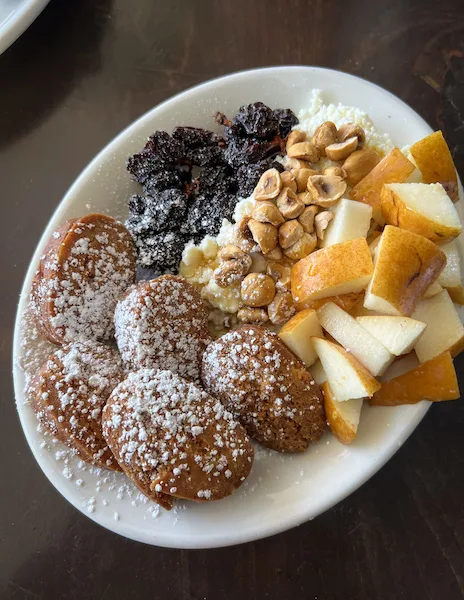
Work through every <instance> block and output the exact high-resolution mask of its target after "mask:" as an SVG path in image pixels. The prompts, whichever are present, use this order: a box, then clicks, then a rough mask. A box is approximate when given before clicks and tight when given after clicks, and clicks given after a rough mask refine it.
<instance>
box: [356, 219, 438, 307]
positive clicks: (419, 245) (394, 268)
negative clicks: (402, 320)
mask: <svg viewBox="0 0 464 600" xmlns="http://www.w3.org/2000/svg"><path fill="white" fill-rule="evenodd" d="M445 262H446V257H445V255H444V253H443V252H442V251H441V250H440V249H439V248H438V246H436V245H435V244H434V243H433V242H431V241H430V240H428V239H427V238H425V237H423V236H421V235H417V234H416V233H412V232H411V231H406V230H405V229H399V228H398V227H393V226H392V225H387V226H386V227H385V229H384V231H383V233H382V236H381V238H380V243H379V246H378V249H377V253H376V260H375V268H374V275H373V277H372V279H371V281H370V283H369V286H368V288H367V291H366V295H365V298H364V307H365V308H367V309H369V310H374V311H376V312H379V313H381V314H385V315H404V316H406V317H409V316H411V314H412V313H413V311H414V308H415V306H416V304H417V302H418V301H419V300H420V298H422V296H423V295H424V293H425V291H426V290H427V288H428V287H429V286H430V285H431V284H432V283H433V282H434V281H435V280H436V279H437V277H438V275H439V274H440V272H441V270H442V269H443V267H444V265H445Z"/></svg>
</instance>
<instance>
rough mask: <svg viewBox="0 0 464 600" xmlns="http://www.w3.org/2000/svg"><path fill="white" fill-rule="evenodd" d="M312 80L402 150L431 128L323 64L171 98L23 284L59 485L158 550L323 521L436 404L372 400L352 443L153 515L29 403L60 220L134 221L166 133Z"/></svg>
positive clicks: (69, 199) (129, 138) (144, 123)
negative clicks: (40, 280)
mask: <svg viewBox="0 0 464 600" xmlns="http://www.w3.org/2000/svg"><path fill="white" fill-rule="evenodd" d="M313 88H320V89H321V90H323V93H324V97H325V100H326V101H329V102H341V103H343V104H345V105H348V106H357V107H359V108H360V109H362V110H364V111H365V112H367V113H368V114H369V115H370V116H371V118H372V119H373V121H374V123H375V125H376V126H377V128H378V129H379V130H380V131H382V132H387V133H389V134H390V136H391V138H392V140H393V143H394V144H395V145H397V146H399V147H400V148H401V147H403V146H404V145H406V144H411V143H412V142H414V141H416V140H418V139H420V138H421V137H423V136H425V135H427V134H428V133H430V131H431V129H430V127H429V126H428V125H427V124H426V123H425V121H423V120H422V119H421V118H420V117H419V116H418V115H417V114H416V113H415V112H414V111H413V110H412V109H411V108H409V107H408V106H407V105H406V104H404V103H403V102H402V101H401V100H399V99H398V98H396V97H395V96H393V95H392V94H390V93H388V92H386V91H385V90H383V89H381V88H379V87H377V86H376V85H373V84H372V83H368V82H367V81H364V80H362V79H358V78H357V77H353V76H351V75H346V74H343V73H340V72H337V71H330V70H327V69H319V68H313V67H276V68H270V69H262V70H255V71H247V72H243V73H236V74H234V75H229V76H227V77H222V78H220V79H216V80H213V81H209V82H207V83H205V84H203V85H200V86H198V87H195V88H193V89H191V90H188V91H186V92H184V93H182V94H179V95H178V96H175V97H174V98H171V99H170V100H168V101H166V102H164V103H163V104H161V105H160V106H158V107H156V108H154V109H153V110H151V111H149V112H148V113H146V114H145V115H143V116H142V117H141V118H140V119H138V120H137V121H136V122H135V123H133V124H132V125H131V126H130V127H128V128H127V129H126V130H125V131H123V132H122V133H121V134H120V135H119V136H118V137H116V138H115V139H114V140H113V141H112V142H111V143H110V144H109V145H108V146H107V147H106V148H105V149H104V150H103V151H102V152H101V153H100V154H99V155H98V156H97V157H96V158H95V159H94V160H93V161H92V162H91V163H90V165H89V166H88V167H87V168H86V169H85V170H84V172H83V173H82V174H81V175H80V176H79V178H78V179H77V181H76V182H75V183H74V185H73V186H72V187H71V189H70V190H69V192H68V193H67V194H66V196H65V197H64V199H63V201H62V202H61V203H60V205H59V206H58V208H57V210H56V212H55V214H54V215H53V217H52V219H51V221H50V223H49V224H48V227H47V228H46V230H45V232H44V234H43V236H42V239H41V240H40V242H39V245H38V248H37V250H36V252H35V254H34V257H33V259H32V262H31V265H30V268H29V271H28V273H27V276H26V280H25V283H24V287H23V290H22V295H21V299H20V303H19V308H18V315H17V322H16V331H15V342H14V365H15V366H14V380H15V390H16V399H17V406H18V412H19V416H20V419H21V424H22V426H23V429H24V433H25V435H26V438H27V441H28V442H29V445H30V447H31V449H32V452H33V454H34V456H35V458H36V460H37V462H38V463H39V465H40V466H41V468H42V469H43V471H44V473H45V474H46V476H47V477H48V478H49V480H50V481H51V482H52V483H53V485H54V486H55V487H56V488H57V489H58V490H59V491H60V492H61V493H62V494H63V496H64V497H65V498H66V499H67V500H69V502H71V503H72V504H73V505H74V506H75V507H76V508H78V509H79V510H81V511H82V512H84V513H85V514H88V516H89V517H90V518H92V519H93V520H94V521H96V522H97V523H99V524H100V525H103V526H104V527H107V528H108V529H111V530H112V531H114V532H116V533H119V534H121V535H124V536H126V537H129V538H132V539H134V540H138V541H141V542H145V543H148V544H153V545H158V546H168V547H175V548H209V547H218V546H226V545H232V544H238V543H240V542H247V541H250V540H255V539H258V538H262V537H265V536H269V535H272V534H275V533H278V532H281V531H284V530H286V529H289V528H291V527H294V526H296V525H299V524H301V523H304V522H305V521H307V520H309V519H312V518H314V517H316V516H317V515H319V514H320V513H322V512H323V511H325V510H327V509H328V508H330V507H331V506H333V505H334V504H336V503H337V502H339V501H340V500H342V499H343V498H345V497H346V496H348V494H351V492H353V491H354V490H356V489H357V488H358V487H359V486H361V485H362V484H363V483H364V482H365V481H367V480H368V479H369V477H371V476H372V475H373V474H374V473H375V472H376V471H378V470H379V469H380V467H382V465H384V464H385V463H386V462H387V460H388V459H389V458H390V457H391V456H392V455H393V454H394V453H395V452H396V451H397V450H398V448H399V447H400V446H401V444H402V443H403V442H404V441H405V440H406V438H407V437H408V436H409V435H410V434H411V432H412V431H413V430H414V428H415V427H416V426H417V424H418V423H419V422H420V420H421V419H422V418H423V416H424V415H425V413H426V412H427V409H428V407H429V405H428V404H426V403H420V404H417V405H415V406H402V407H397V408H382V407H368V406H366V407H365V408H364V411H363V415H362V419H361V425H360V428H359V435H358V438H357V440H356V442H355V443H354V444H353V445H352V446H350V447H346V446H343V445H342V444H340V443H339V442H338V441H336V439H335V438H334V437H333V436H332V435H330V434H329V433H327V434H326V435H325V437H324V438H323V440H322V441H321V442H320V443H319V444H317V445H315V446H314V447H312V448H310V449H309V450H308V451H307V452H305V453H304V454H302V455H297V456H282V455H278V454H276V453H272V452H268V451H265V450H264V451H263V450H261V449H259V450H258V453H257V457H256V461H255V465H254V468H253V472H252V474H251V476H250V477H249V479H248V480H247V481H246V482H245V484H244V485H243V486H242V488H241V489H240V490H239V491H238V492H237V493H236V494H234V495H233V496H232V497H230V498H228V499H225V500H222V501H219V502H215V503H211V504H193V503H191V504H189V505H188V506H187V507H186V508H185V510H184V507H185V506H186V505H183V504H181V505H180V508H179V510H176V511H175V512H174V511H172V512H171V513H168V512H165V511H160V513H159V515H158V517H157V518H152V516H153V515H154V514H156V512H155V513H150V510H152V509H153V506H151V504H152V503H148V504H144V503H143V502H140V500H137V499H136V497H135V496H134V495H132V496H131V490H130V489H128V488H127V486H126V487H124V485H123V483H124V476H123V475H119V474H117V475H114V474H111V475H109V476H108V477H106V480H105V479H104V475H101V476H95V475H94V474H92V473H91V472H90V471H89V469H87V470H86V471H81V470H79V469H78V468H77V467H76V466H75V461H74V462H73V461H70V462H69V463H68V464H67V465H64V464H63V462H62V461H57V460H56V458H55V451H56V450H57V446H53V444H49V445H50V446H51V450H47V449H46V444H45V442H44V441H43V436H42V434H40V433H38V431H37V421H36V419H35V416H34V414H33V413H32V410H31V409H30V408H29V407H28V406H27V405H25V404H24V394H23V389H24V374H23V372H22V371H21V369H20V368H19V367H18V366H17V365H18V359H19V357H20V352H21V343H20V342H21V339H20V338H21V329H20V325H19V324H20V320H21V318H22V316H23V315H24V312H25V309H26V306H27V296H28V293H29V290H30V285H31V280H32V277H33V273H34V271H35V269H36V266H37V264H38V260H39V256H40V255H41V252H42V249H43V248H44V246H45V244H46V241H47V240H48V238H49V237H50V235H51V234H52V232H53V231H54V230H55V228H56V227H57V226H58V225H59V224H61V223H62V222H63V221H65V220H66V219H69V218H71V217H78V216H82V215H83V214H85V213H88V212H90V211H92V212H93V211H96V212H97V211H98V212H106V213H108V214H111V215H113V216H115V217H119V218H124V216H125V204H126V201H127V198H128V196H129V194H130V193H131V192H133V191H134V190H135V189H136V187H137V186H135V184H133V183H132V182H131V181H130V179H129V177H128V174H127V172H126V169H125V161H126V157H127V156H129V155H130V154H132V153H134V152H136V151H139V150H140V149H141V148H142V146H143V145H144V143H145V140H146V138H147V137H148V136H149V135H150V134H151V133H152V132H153V131H154V130H155V129H165V130H167V131H170V130H171V129H172V128H173V127H174V126H175V125H181V124H182V125H195V126H198V127H206V128H213V126H214V125H213V124H214V121H213V114H214V113H215V111H217V110H220V111H223V112H224V113H226V114H227V115H233V114H234V113H235V111H236V110H237V109H238V107H239V106H240V105H242V104H246V103H249V102H255V101H258V100H260V101H263V102H265V103H266V104H269V105H270V106H272V107H290V108H292V109H293V110H294V111H295V112H298V111H299V110H300V109H301V108H303V107H304V106H305V105H307V104H308V102H309V97H310V93H311V90H312V89H313ZM89 205H90V206H89ZM44 446H45V447H44ZM58 449H59V450H60V449H61V447H58ZM105 474H106V472H105ZM80 480H82V481H80ZM79 484H80V485H79ZM120 486H122V487H120ZM150 507H151V508H150ZM89 511H91V512H89Z"/></svg>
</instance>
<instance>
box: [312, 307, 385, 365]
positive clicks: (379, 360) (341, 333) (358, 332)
mask: <svg viewBox="0 0 464 600" xmlns="http://www.w3.org/2000/svg"><path fill="white" fill-rule="evenodd" d="M317 316H318V317H319V322H320V324H321V325H322V327H323V328H324V329H325V330H326V331H327V333H329V334H330V335H331V336H332V337H333V338H334V339H335V340H336V341H337V342H338V343H339V344H341V345H342V346H343V347H344V348H345V350H347V351H348V352H350V353H351V354H352V355H353V356H354V357H355V358H357V359H358V360H359V362H360V363H361V364H363V365H364V366H365V367H366V369H369V371H370V372H371V373H372V375H382V374H383V373H384V372H385V371H386V369H387V368H388V366H389V365H390V364H391V363H392V362H393V358H394V357H393V354H392V353H391V352H389V351H388V350H387V348H386V347H385V346H384V345H383V344H382V343H381V342H380V341H379V340H378V339H377V338H376V337H375V336H374V335H372V334H371V333H370V332H369V331H368V330H367V329H365V328H364V327H362V326H361V325H360V324H359V323H358V321H357V320H356V319H354V318H353V317H352V316H351V315H349V314H348V313H347V312H345V311H344V310H342V309H341V308H340V307H339V306H337V305H336V304H333V303H328V304H324V306H322V307H321V308H320V309H319V310H318V311H317ZM371 318H372V317H371Z"/></svg>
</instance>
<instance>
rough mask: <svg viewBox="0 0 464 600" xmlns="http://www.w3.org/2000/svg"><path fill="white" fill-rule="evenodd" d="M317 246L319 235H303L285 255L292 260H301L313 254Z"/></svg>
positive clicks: (287, 249) (285, 251)
mask: <svg viewBox="0 0 464 600" xmlns="http://www.w3.org/2000/svg"><path fill="white" fill-rule="evenodd" d="M316 246H317V235H316V234H315V233H303V235H302V236H301V237H300V239H299V240H298V241H297V243H296V244H293V246H290V248H286V249H285V250H284V254H285V256H286V257H287V258H291V259H292V260H300V259H302V258H305V257H306V256H308V254H311V252H313V251H314V250H315V249H316Z"/></svg>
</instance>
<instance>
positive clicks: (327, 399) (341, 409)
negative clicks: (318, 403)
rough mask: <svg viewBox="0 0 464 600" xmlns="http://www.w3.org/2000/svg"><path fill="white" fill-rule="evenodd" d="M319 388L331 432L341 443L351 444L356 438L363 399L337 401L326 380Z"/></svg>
mask: <svg viewBox="0 0 464 600" xmlns="http://www.w3.org/2000/svg"><path fill="white" fill-rule="evenodd" d="M321 389H322V393H323V395H324V412H325V416H326V418H327V422H328V423H329V427H330V429H331V430H332V433H333V434H334V435H335V437H336V438H337V439H338V440H340V442H341V443H342V444H351V442H352V441H353V440H354V439H355V438H356V434H357V431H358V425H359V418H360V416H361V409H362V406H363V402H364V400H363V399H362V398H359V399H356V400H346V401H345V402H337V401H336V400H335V399H334V397H333V394H332V390H331V389H330V387H329V384H328V383H327V382H325V383H323V384H322V388H321Z"/></svg>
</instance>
